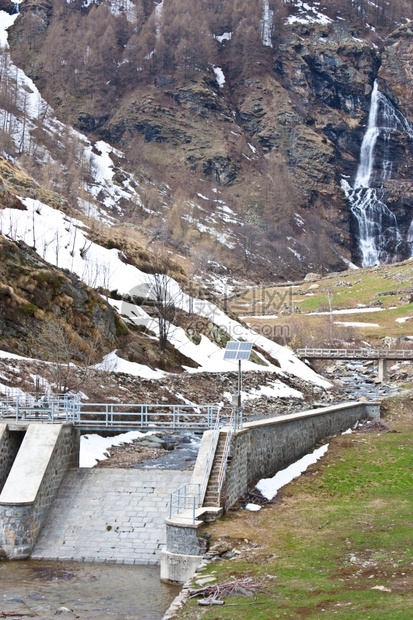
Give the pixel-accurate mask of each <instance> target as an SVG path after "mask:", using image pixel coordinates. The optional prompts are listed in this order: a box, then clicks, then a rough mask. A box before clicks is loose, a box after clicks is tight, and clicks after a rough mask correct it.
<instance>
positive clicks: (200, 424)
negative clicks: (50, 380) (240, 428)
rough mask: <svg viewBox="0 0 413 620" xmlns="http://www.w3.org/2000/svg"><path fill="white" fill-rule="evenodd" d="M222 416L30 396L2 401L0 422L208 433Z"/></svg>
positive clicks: (209, 410) (183, 408)
mask: <svg viewBox="0 0 413 620" xmlns="http://www.w3.org/2000/svg"><path fill="white" fill-rule="evenodd" d="M217 417H219V406H217V405H199V406H198V405H188V404H184V405H171V404H163V403H161V404H159V403H155V404H146V403H143V404H142V403H138V404H134V403H128V404H120V403H81V402H80V400H79V398H78V397H75V396H67V395H65V396H42V397H40V398H39V397H34V396H31V395H28V394H23V395H19V396H17V397H10V396H6V397H3V398H0V419H1V418H13V419H15V420H16V421H19V420H36V421H46V422H67V423H70V422H71V423H72V424H74V425H75V426H77V427H80V428H87V429H91V430H93V429H96V430H98V429H124V428H135V429H145V428H151V429H153V428H162V429H168V430H179V429H192V430H206V429H209V428H213V427H214V426H215V423H216V420H217Z"/></svg>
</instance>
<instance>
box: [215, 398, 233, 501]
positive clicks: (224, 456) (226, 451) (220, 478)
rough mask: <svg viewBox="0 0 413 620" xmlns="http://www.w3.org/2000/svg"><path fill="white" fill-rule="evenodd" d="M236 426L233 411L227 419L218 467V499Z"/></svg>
mask: <svg viewBox="0 0 413 620" xmlns="http://www.w3.org/2000/svg"><path fill="white" fill-rule="evenodd" d="M236 424H237V416H236V414H235V413H234V410H233V411H232V412H231V417H230V419H229V424H228V433H227V436H226V438H225V444H224V452H223V454H222V460H221V465H220V468H219V472H218V490H217V493H218V497H221V491H222V486H223V484H224V482H225V477H226V475H227V465H228V457H229V455H230V452H231V440H232V433H233V431H234V430H236Z"/></svg>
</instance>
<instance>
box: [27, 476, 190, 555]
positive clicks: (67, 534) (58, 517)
mask: <svg viewBox="0 0 413 620" xmlns="http://www.w3.org/2000/svg"><path fill="white" fill-rule="evenodd" d="M191 474H192V472H191V471H159V470H154V469H152V470H150V469H146V470H142V469H139V470H127V469H75V470H70V471H69V472H68V473H67V475H66V477H65V479H64V480H63V483H62V486H61V488H60V490H59V494H58V497H57V499H56V501H55V503H54V505H53V507H52V509H51V511H50V513H49V516H48V519H47V522H46V525H45V527H44V529H43V530H42V533H41V535H40V538H39V541H38V543H37V545H36V546H35V548H34V551H33V553H32V556H31V557H32V558H33V559H54V560H66V561H68V560H81V561H82V560H83V561H86V562H119V563H124V564H158V563H159V561H160V556H161V549H162V547H163V546H164V545H165V543H166V533H165V522H164V519H165V517H166V516H168V506H169V494H170V493H171V491H174V490H175V489H177V488H178V487H180V486H182V485H184V484H186V483H187V482H189V481H190V478H191Z"/></svg>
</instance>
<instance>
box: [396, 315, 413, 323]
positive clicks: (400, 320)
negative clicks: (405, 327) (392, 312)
mask: <svg viewBox="0 0 413 620" xmlns="http://www.w3.org/2000/svg"><path fill="white" fill-rule="evenodd" d="M410 319H413V316H402V317H400V318H398V319H396V323H406V321H410Z"/></svg>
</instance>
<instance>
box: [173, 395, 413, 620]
mask: <svg viewBox="0 0 413 620" xmlns="http://www.w3.org/2000/svg"><path fill="white" fill-rule="evenodd" d="M384 409H387V410H388V411H389V412H390V413H391V416H392V422H389V423H390V424H391V426H392V427H393V428H395V429H397V431H398V432H397V433H383V432H382V433H369V434H367V433H364V434H356V433H353V434H351V435H345V436H340V437H338V438H336V439H334V440H333V441H332V442H331V443H330V448H329V451H328V453H327V455H326V456H325V457H324V458H323V459H322V461H320V462H319V463H318V464H317V465H316V466H313V467H312V468H310V470H309V471H308V473H307V474H305V475H303V476H301V477H300V478H299V479H298V480H296V481H294V482H293V483H291V484H290V485H288V486H287V487H285V489H284V490H283V492H281V494H280V495H281V501H279V500H278V501H277V503H275V504H272V505H270V506H268V507H266V508H264V509H262V510H261V511H260V512H258V513H250V512H248V511H244V510H238V511H235V512H230V513H228V515H227V516H226V517H225V518H224V519H222V520H221V521H219V522H217V523H216V524H213V525H212V526H210V528H209V531H210V532H211V533H212V542H214V541H215V540H217V539H218V538H219V536H222V535H223V534H226V535H227V536H228V535H229V537H230V538H229V539H228V538H225V539H224V540H232V541H233V542H234V545H235V547H236V548H237V549H238V550H239V551H240V552H241V553H240V555H239V556H238V557H237V558H235V559H231V560H223V561H220V562H218V561H216V562H212V563H211V564H209V566H208V567H207V568H206V569H205V571H204V572H205V573H207V574H213V575H214V576H215V577H216V578H217V582H220V581H224V580H226V579H229V578H231V576H233V577H240V578H241V577H245V576H250V577H253V578H254V579H255V580H257V581H261V582H262V583H263V584H264V585H265V587H266V592H265V594H258V595H256V596H255V595H254V597H252V598H248V597H242V596H237V597H228V598H227V599H226V606H223V607H212V608H211V607H210V608H201V607H199V606H197V603H196V600H190V601H189V603H188V605H187V606H186V608H184V610H183V611H182V612H181V613H180V614H179V616H178V618H180V619H183V618H185V620H189V619H191V620H192V619H195V618H197V619H198V618H199V619H200V618H202V619H204V618H205V619H206V620H212V619H221V618H222V619H231V620H232V619H234V620H235V619H236V620H244V619H245V620H246V619H251V620H257V619H262V620H273V619H274V618H288V619H291V620H292V619H294V620H296V619H300V618H308V619H311V620H318V619H319V618H323V617H324V618H342V619H346V620H361V619H363V620H366V619H371V620H383V619H384V620H387V619H388V620H410V618H411V617H412V611H411V610H412V609H413V587H412V586H413V545H412V538H413V536H412V532H413V491H412V489H413V470H412V463H413V424H412V414H413V404H412V401H410V399H409V397H408V398H406V399H400V398H399V399H392V400H389V401H388V403H387V404H386V407H385V408H384ZM221 540H222V539H221ZM244 540H248V543H246V542H244ZM251 541H252V542H253V543H254V544H252V542H251ZM248 549H249V550H248ZM374 586H379V587H382V586H383V587H384V588H387V589H389V590H390V592H387V591H381V590H378V589H372V588H373V587H374Z"/></svg>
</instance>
